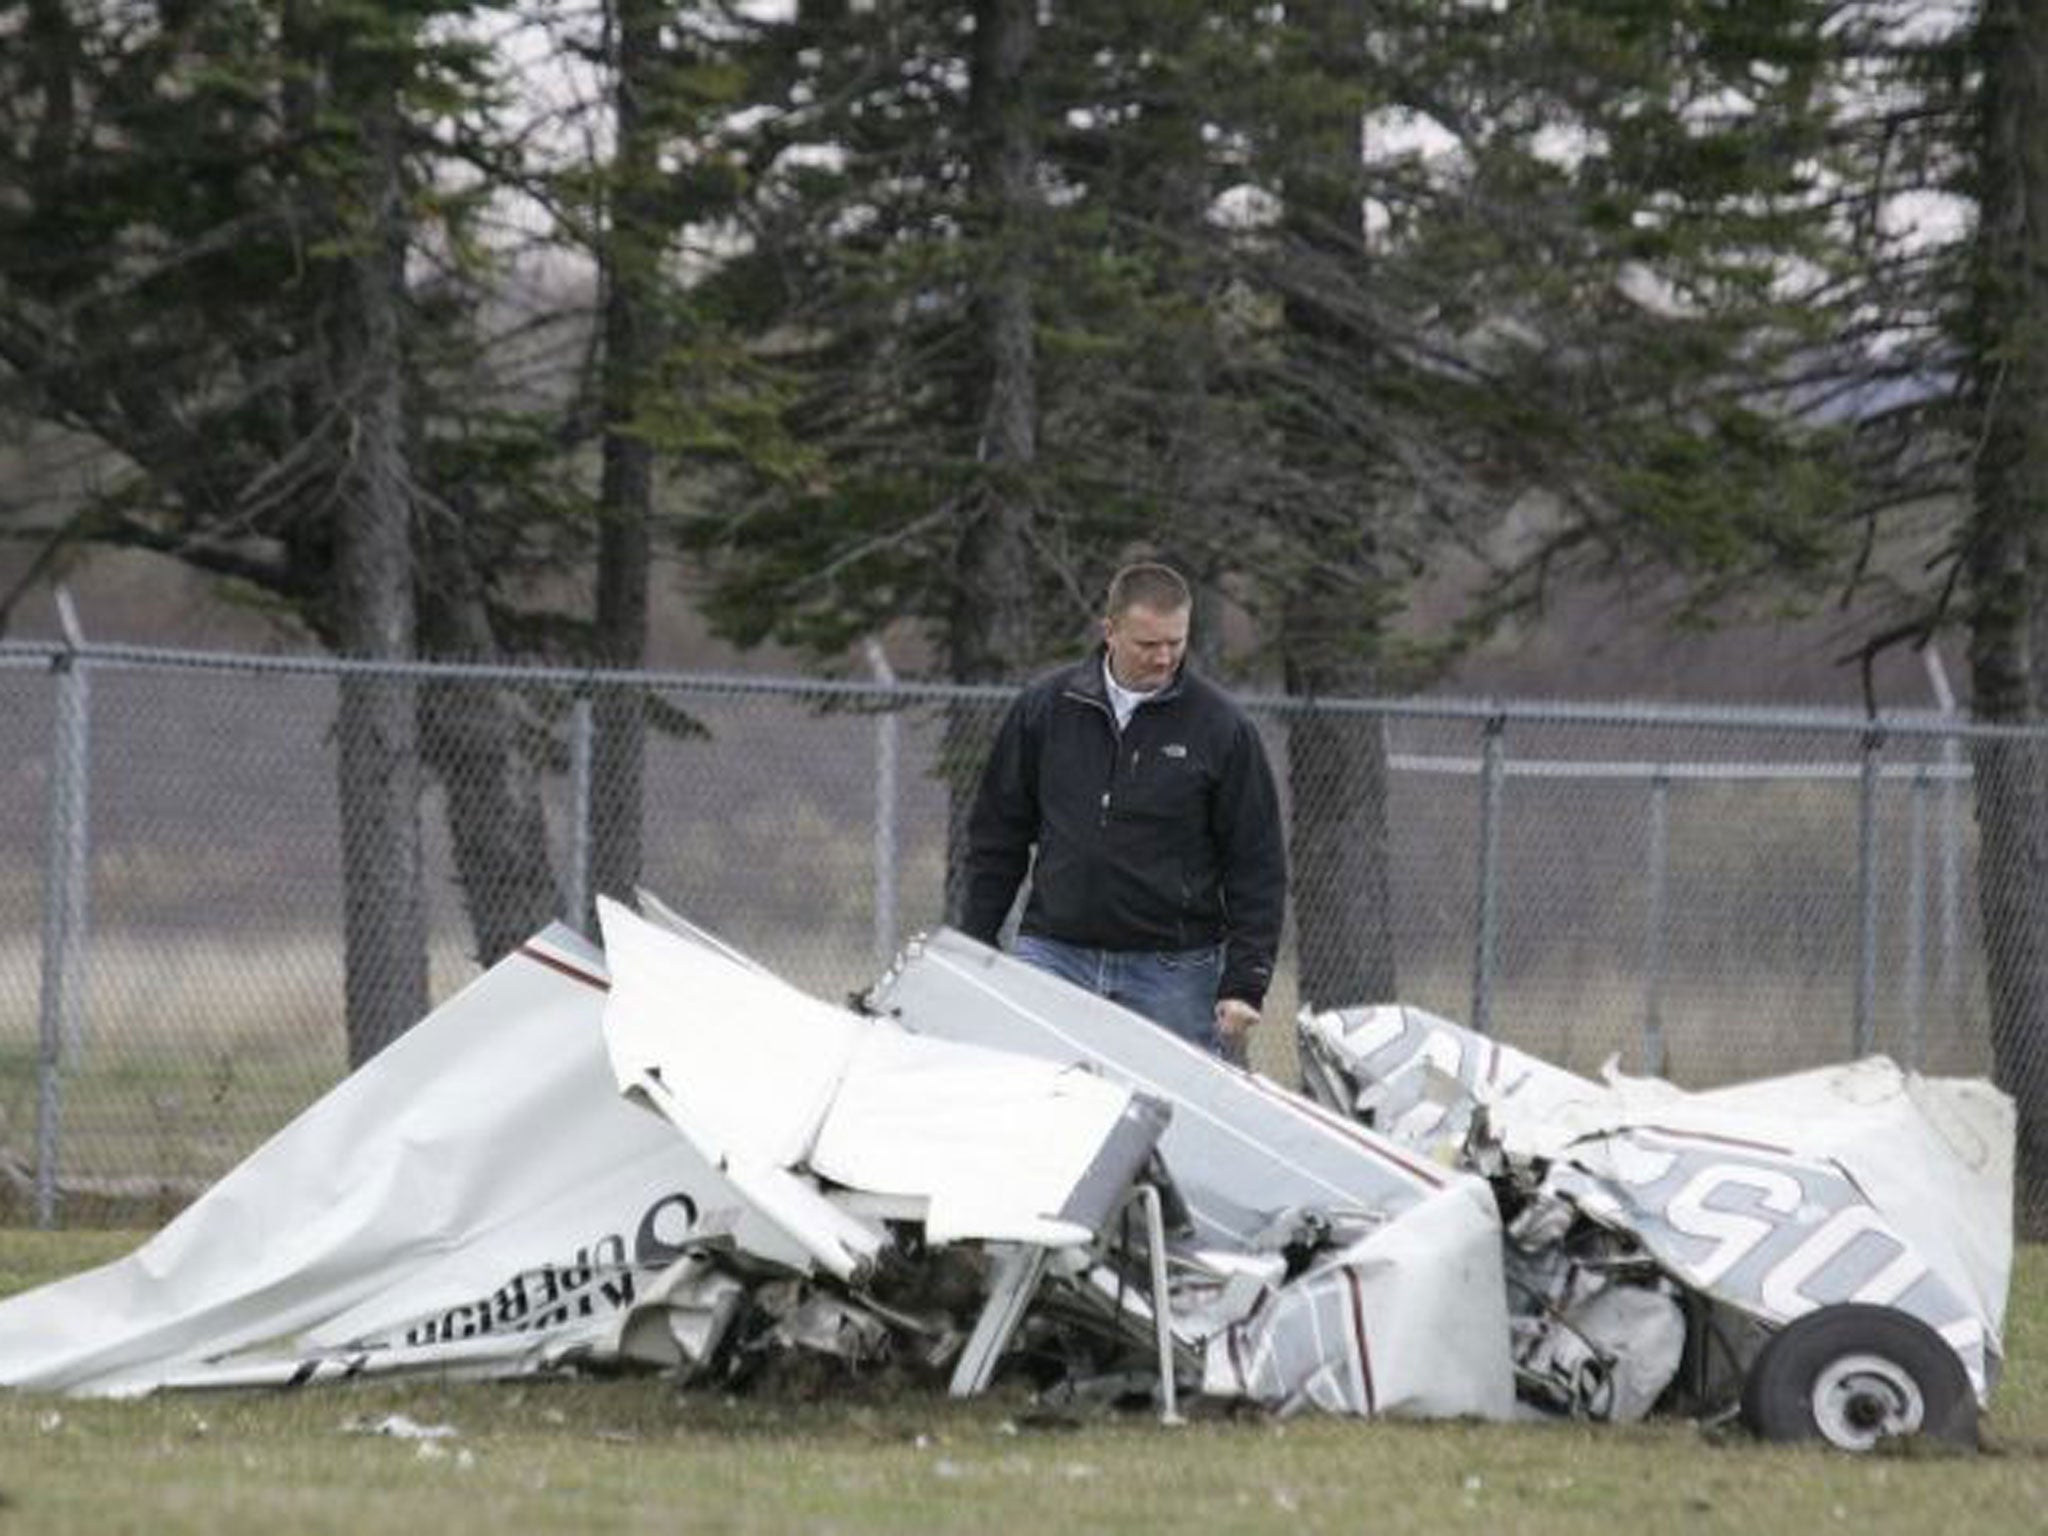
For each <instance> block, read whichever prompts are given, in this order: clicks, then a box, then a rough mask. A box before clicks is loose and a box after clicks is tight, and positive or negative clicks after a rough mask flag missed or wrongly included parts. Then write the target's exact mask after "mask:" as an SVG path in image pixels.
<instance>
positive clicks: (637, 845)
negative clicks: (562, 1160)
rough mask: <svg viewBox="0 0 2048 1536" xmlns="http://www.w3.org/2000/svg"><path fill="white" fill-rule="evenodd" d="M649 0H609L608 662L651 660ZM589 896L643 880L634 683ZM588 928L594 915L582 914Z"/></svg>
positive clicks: (654, 32) (642, 739)
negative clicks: (645, 417) (613, 139)
mask: <svg viewBox="0 0 2048 1536" xmlns="http://www.w3.org/2000/svg"><path fill="white" fill-rule="evenodd" d="M667 9H668V8H666V7H664V6H662V5H660V4H658V3H655V0H614V5H613V14H612V20H613V26H614V47H615V50H616V54H615V57H614V60H613V66H612V89H613V99H614V111H613V121H614V123H615V125H616V131H617V135H618V139H617V144H616V146H615V148H614V152H613V166H612V177H611V198H610V208H609V212H610V220H609V223H608V226H607V228H606V230H605V235H604V246H603V249H602V251H601V253H600V260H601V263H602V266H603V271H604V377H603V383H602V388H603V392H604V442H603V450H602V452H603V469H602V476H601V480H600V484H599V489H598V527H597V603H596V642H597V655H598V659H599V660H600V661H602V662H603V663H604V664H605V665H606V666H609V667H619V668H626V669H631V668H636V667H640V666H642V665H644V664H645V662H646V658H647V606H648V584H649V576H650V571H651V568H652V562H653V554H652V551H653V543H652V536H651V532H650V525H651V523H652V520H653V516H654V446H653V444H652V443H650V442H649V441H648V440H647V437H646V435H645V434H644V433H643V432H641V431H640V430H639V429H638V427H637V425H636V418H637V417H638V416H639V414H640V411H641V403H642V401H643V400H644V398H645V395H646V392H647V390H648V389H649V388H650V387H651V385H652V383H653V380H654V374H655V370H656V368H657V366H658V365H659V362H660V358H661V351H662V346H663V334H664V328H663V326H662V324H661V308H660V297H659V295H660V282H661V255H662V251H663V249H664V246H665V242H666V226H665V223H664V220H663V216H662V206H663V198H662V194H661V188H660V178H661V165H660V156H659V144H658V135H657V131H656V129H655V127H654V124H653V121H652V117H651V114H652V112H653V109H654V107H655V104H656V93H657V92H658V91H659V90H660V89H661V82H660V79H659V75H660V68H661V23H662V17H663V16H664V14H666V11H667ZM591 716H592V722H593V725H594V727H595V731H594V736H593V739H592V743H591V805H590V813H591V879H590V893H591V897H592V899H593V900H594V899H595V898H596V897H597V896H598V895H607V896H612V897H615V898H617V899H619V900H622V901H627V900H630V899H631V898H632V894H633V887H634V886H635V885H637V884H639V882H640V878H641V862H642V832H643V825H642V822H643V816H644V796H645V790H644V781H645V777H646V756H647V715H646V710H645V708H644V707H643V702H642V697H641V694H640V692H639V690H638V689H632V688H607V689H605V690H604V691H603V692H601V693H600V694H599V695H598V696H597V698H596V699H595V700H594V701H593V704H592V710H591ZM581 917H582V920H583V922H584V923H585V924H586V925H588V924H589V923H591V922H592V921H593V913H590V912H586V913H583V914H581Z"/></svg>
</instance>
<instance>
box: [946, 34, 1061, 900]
mask: <svg viewBox="0 0 2048 1536" xmlns="http://www.w3.org/2000/svg"><path fill="white" fill-rule="evenodd" d="M1037 43H1038V8H1037V3H1036V0H977V3H976V5H975V7H974V53H973V59H972V65H971V68H972V70H973V78H972V81H971V85H970V97H969V103H968V114H969V133H970V138H971V161H970V170H969V174H970V175H971V177H972V178H973V181H972V190H973V200H974V206H975V210H976V232H977V235H978V236H979V239H980V242H981V247H980V248H981V250H982V252H983V254H984V263H983V270H984V272H985V277H984V279H983V286H982V290H981V293H980V295H979V297H978V300H977V303H976V305H975V310H974V318H973V324H974V327H975V332H976V334H975V348H976V357H977V369H976V376H975V378H974V380H973V385H974V388H975V393H976V396H977V405H978V407H979V408H978V410H977V412H976V417H975V425H976V428H977V431H978V436H977V440H976V453H975V456H976V458H977V460H978V461H979V463H980V472H979V473H978V474H977V476H976V477H975V480H974V483H973V484H972V485H971V486H970V488H969V490H968V493H967V495H966V496H965V497H964V498H963V503H962V507H961V522H960V531H959V538H958V542H957V543H956V545H955V554H954V597H953V609H952V616H951V622H950V624H949V626H948V635H947V649H948V653H949V655H948V660H949V664H950V671H951V675H952V677H953V679H954V681H956V682H989V681H993V680H996V679H999V678H1004V677H1010V676H1013V675H1014V674H1015V673H1016V670H1017V669H1018V668H1019V667H1020V666H1023V665H1026V664H1028V663H1029V662H1030V661H1031V660H1032V658H1033V657H1035V655H1036V653H1037V652H1036V644H1035V640H1034V634H1033V625H1032V602H1031V586H1032V583H1031V577H1030V570H1031V563H1030V546H1029V533H1030V525H1031V517H1032V492H1031V486H1030V473H1031V469H1032V466H1033V465H1034V464H1035V462H1036V460H1037V457H1038V351H1037V336H1036V327H1037V318H1036V313H1035V308H1034V302H1033V285H1034V282H1035V280H1036V274H1035V271H1034V267H1035V262H1036V257H1035V251H1034V246H1033V241H1034V239H1035V237H1036V229H1035V225H1036V217H1035V213H1036V202H1037V184H1036V183H1037V174H1038V151H1037V132H1036V128H1037V125H1036V123H1035V122H1034V120H1033V116H1032V114H1033V112H1034V110H1035V106H1034V102H1033V99H1032V91H1031V71H1032V63H1033V57H1034V54H1035V52H1036V49H1037ZM994 726H995V719H994V712H993V711H991V710H989V709H987V708H985V707H980V706H974V705H963V706H956V707H954V708H953V709H951V710H949V711H948V714H947V720H946V741H945V745H944V747H943V749H942V751H943V753H944V763H945V765H946V768H945V771H946V774H947V779H948V785H949V789H950V801H949V808H948V815H947V858H946V910H947V911H948V912H951V913H955V914H957V913H958V912H959V910H960V900H961V897H962V895H963V890H962V882H961V877H962V873H963V867H962V866H963V858H964V855H965V851H966V830H967V814H968V811H969V809H970V807H971V805H972V803H973V796H974V771H975V769H976V768H977V767H978V766H979V764H980V763H981V762H982V760H983V759H984V758H985V757H986V755H987V751H988V744H989V742H990V740H991V739H992V737H993V734H994Z"/></svg>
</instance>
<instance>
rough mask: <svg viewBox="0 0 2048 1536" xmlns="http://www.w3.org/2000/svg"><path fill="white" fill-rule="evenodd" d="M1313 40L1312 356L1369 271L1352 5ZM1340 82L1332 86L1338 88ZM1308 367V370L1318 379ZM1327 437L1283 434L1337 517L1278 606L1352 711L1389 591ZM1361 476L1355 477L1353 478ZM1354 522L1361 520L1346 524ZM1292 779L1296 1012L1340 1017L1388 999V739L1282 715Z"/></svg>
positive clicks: (1290, 226) (1391, 960)
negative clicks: (1336, 276) (1351, 274)
mask: <svg viewBox="0 0 2048 1536" xmlns="http://www.w3.org/2000/svg"><path fill="white" fill-rule="evenodd" d="M1293 14H1294V15H1295V16H1296V17H1297V23H1296V24H1298V25H1300V26H1302V27H1305V28H1308V29H1311V36H1313V37H1314V39H1315V42H1316V47H1315V49H1314V54H1315V56H1316V57H1318V58H1320V59H1322V60H1323V61H1324V62H1325V71H1324V72H1325V74H1326V76H1327V79H1325V80H1324V81H1322V82H1320V88H1321V89H1324V90H1328V91H1330V92H1331V100H1330V101H1329V102H1328V103H1327V106H1326V109H1325V110H1321V111H1318V112H1315V113H1312V114H1305V123H1304V126H1303V127H1302V129H1301V130H1300V138H1299V141H1298V142H1296V143H1294V144H1292V145H1290V146H1288V153H1287V157H1286V165H1287V185H1286V196H1287V203H1286V210H1285V213H1284V216H1283V231H1284V234H1285V240H1286V247H1287V250H1288V252H1289V255H1288V257H1287V258H1286V260H1287V263H1288V265H1287V266H1286V267H1284V268H1283V272H1282V280H1283V282H1284V283H1285V284H1286V288H1287V296H1286V301H1285V307H1284V313H1285V316H1286V321H1287V329H1288V331H1289V333H1290V336H1291V338H1292V341H1293V344H1294V345H1296V346H1299V347H1301V348H1303V349H1304V350H1305V351H1306V352H1307V353H1309V354H1310V355H1311V356H1313V355H1314V354H1315V353H1318V352H1321V351H1325V350H1328V349H1330V348H1332V347H1340V346H1342V345H1344V344H1345V338H1344V337H1343V335H1342V333H1341V330H1340V328H1339V325H1338V322H1337V321H1336V320H1335V319H1334V318H1333V317H1331V316H1330V315H1328V314H1327V313H1326V312H1325V311H1324V309H1323V308H1322V306H1321V305H1320V304H1319V303H1318V302H1317V300H1316V298H1315V295H1316V294H1317V293H1319V292H1320V291H1322V290H1323V289H1324V287H1325V285H1326V284H1327V283H1330V282H1331V281H1332V279H1330V278H1328V277H1326V276H1325V275H1324V274H1326V273H1330V272H1332V271H1333V270H1334V271H1341V270H1342V269H1343V268H1345V267H1357V268H1361V269H1362V268H1363V267H1364V265H1365V260H1366V251H1365V245H1364V236H1363V223H1362V221H1363V217H1364V195H1365V176H1364V169H1363V166H1362V165H1361V163H1360V159H1359V153H1360V151H1359V115H1358V112H1357V110H1356V109H1355V107H1354V106H1353V105H1352V104H1351V102H1350V99H1349V86H1348V84H1347V82H1348V81H1351V80H1356V79H1358V78H1361V77H1362V74H1363V66H1362V61H1361V62H1359V63H1357V64H1355V65H1350V64H1347V61H1357V60H1361V55H1362V52H1363V48H1364V42H1365V28H1366V20H1365V15H1364V10H1363V7H1362V6H1360V5H1359V4H1358V3H1357V0H1321V3H1317V4H1312V5H1309V6H1306V7H1296V8H1294V11H1293ZM1333 82H1334V84H1333ZM1313 366H1314V365H1313V363H1311V364H1309V365H1308V370H1307V371H1309V372H1313ZM1319 432H1320V424H1319V423H1316V422H1290V423H1289V424H1288V428H1287V431H1286V434H1285V443H1286V447H1285V449H1284V451H1285V452H1286V454H1287V456H1288V458H1289V460H1290V467H1291V468H1292V469H1293V470H1294V471H1295V477H1296V478H1297V480H1298V481H1299V482H1300V483H1302V484H1305V485H1309V486H1315V487H1318V488H1320V489H1322V490H1324V491H1325V492H1326V493H1327V500H1328V502H1329V504H1330V505H1332V506H1338V507H1343V508H1344V509H1345V510H1344V514H1343V515H1348V516H1349V517H1351V518H1353V519H1355V521H1353V522H1352V523H1351V524H1350V525H1349V526H1345V525H1343V522H1342V517H1341V516H1340V515H1334V514H1333V515H1329V516H1324V517H1321V518H1312V519H1310V522H1309V526H1308V528H1307V529H1306V530H1305V531H1304V533H1303V534H1302V535H1300V537H1301V538H1302V539H1303V542H1304V545H1305V547H1304V549H1303V550H1302V559H1301V560H1300V561H1299V562H1298V563H1297V565H1296V568H1294V569H1293V570H1292V581H1291V585H1290V589H1289V590H1288V591H1286V592H1284V593H1283V594H1281V598H1280V602H1279V605H1278V606H1279V610H1280V654H1281V667H1282V674H1283V679H1284V683H1285V686H1286V689H1287V691H1288V693H1290V694H1292V695H1295V696H1297V697H1302V698H1310V699H1313V698H1318V697H1324V698H1332V697H1356V696H1359V695H1363V694H1368V693H1372V692H1374V691H1375V690H1376V689H1377V687H1378V684H1379V676H1378V672H1379V666H1378V663H1379V656H1380V650H1381V625H1382V606H1383V602H1384V595H1385V594H1384V581H1383V578H1382V577H1381V574H1380V572H1379V570H1378V551H1377V548H1376V543H1375V540H1374V537H1373V532H1372V527H1371V521H1372V517H1373V512H1374V504H1373V501H1372V496H1371V489H1370V487H1367V486H1361V485H1358V484H1356V482H1355V479H1354V478H1352V476H1351V475H1347V474H1345V473H1344V472H1342V471H1341V470H1339V469H1336V468H1333V466H1331V465H1329V464H1327V463H1325V462H1323V460H1322V445H1321V443H1320V437H1319ZM1354 473H1355V472H1354ZM1354 509H1355V510H1354ZM1287 777H1288V786H1289V790H1290V801H1291V805H1292V811H1291V819H1290V822H1289V825H1288V854H1289V859H1290V862H1291V864H1292V880H1293V903H1292V905H1293V908H1294V912H1295V951H1296V957H1297V963H1298V966H1299V986H1300V992H1301V997H1302V999H1303V1000H1304V1001H1305V1002H1309V1003H1313V1004H1315V1005H1317V1006H1326V1007H1335V1006H1343V1005H1348V1004H1352V1003H1371V1002H1387V1001H1391V1000H1393V999H1394V997H1395V996H1396V988H1397V984H1398V977H1397V974H1396V970H1395V955H1394V934H1393V910H1392V909H1393V879H1392V874H1391V870H1390V867H1389V866H1390V854H1389V850H1390V846H1391V845H1390V840H1389V838H1388V834H1387V744H1386V730H1385V727H1384V724H1383V722H1382V721H1380V720H1379V719H1377V718H1372V717H1364V716H1353V717H1334V716H1326V715H1294V716H1291V717H1290V719H1289V723H1288V728H1287Z"/></svg>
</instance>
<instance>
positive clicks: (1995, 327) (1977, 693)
mask: <svg viewBox="0 0 2048 1536" xmlns="http://www.w3.org/2000/svg"><path fill="white" fill-rule="evenodd" d="M1977 46H1978V55H1979V63H1980V67H1981V68H1982V70H1983V86H1982V93H1983V94H1982V102H1981V109H1980V110H1981V114H1982V116H1981V129H1980V131H1981V134H1982V138H1981V141H1980V146H1979V154H1980V162H1979V171H1980V178H1979V185H1980V188H1981V191H1980V203H1979V211H1978V236H1977V238H1978V250H1977V253H1976V254H1977V286H1976V295H1975V297H1976V306H1977V307H1976V314H1975V335H1974V337H1973V342H1974V346H1973V363H1974V370H1975V377H1974V384H1975V390H1976V400H1977V404H1978V407H1979V409H1980V411H1981V413H1982V416H1981V421H1980V442H1981V444H1982V448H1981V451H1980V453H1979V455H1978V458H1977V462H1976V479H1975V485H1974V492H1975V504H1974V508H1973V518H1972V527H1971V531H1970V545H1969V549H1970V566H1969V574H1970V578H1971V607H1970V624H1971V631H1970V666H1971V681H1972V689H1971V691H1972V695H1973V698H1974V704H1975V709H1976V712H1977V715H1978V716H1979V717H1980V718H1981V719H1985V720H1990V721H1997V722H2001V723H2037V722H2039V721H2041V720H2042V719H2043V718H2048V669H2044V667H2043V664H2042V658H2041V656H2040V654H2039V653H2038V652H2037V650H2036V649H2035V644H2034V642H2035V640H2036V638H2037V634H2038V633H2039V632H2040V631H2042V630H2044V629H2048V0H1988V3H1987V4H1986V5H1985V7H1984V9H1983V11H1982V13H1981V16H1980V19H1979V21H1978V27H1977ZM2044 769H2048V764H2044V754H2043V752H2042V750H2041V748H2040V747H2038V746H2037V745H2035V744H2034V743H2032V742H2021V741H1985V742H1980V743H1979V744H1978V746H1977V751H1976V775H1977V822H1978V827H1979V831H1980V838H1979V846H1980V851H1979V855H1978V876H1977V878H1978V900H1979V904H1980V905H1981V907H1982V909H1983V917H1984V944H1985V970H1986V982H1987V987H1988V991H1989V994H1990V1004H1991V1047H1992V1061H1993V1071H1994V1073H1995V1075H1996V1077H1997V1080H1998V1082H1999V1085H2000V1086H2001V1087H2003V1088H2004V1089H2005V1090H2006V1092H2008V1093H2010V1094H2011V1095H2012V1096H2013V1098H2014V1100H2015V1101H2016V1102H2017V1104H2018V1108H2019V1119H2020V1149H2019V1153H2020V1155H2019V1202H2020V1215H2021V1221H2022V1225H2023V1228H2024V1229H2025V1230H2027V1231H2029V1232H2032V1233H2035V1234H2039V1233H2040V1232H2042V1231H2043V1230H2044V1229H2048V777H2044Z"/></svg>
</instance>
